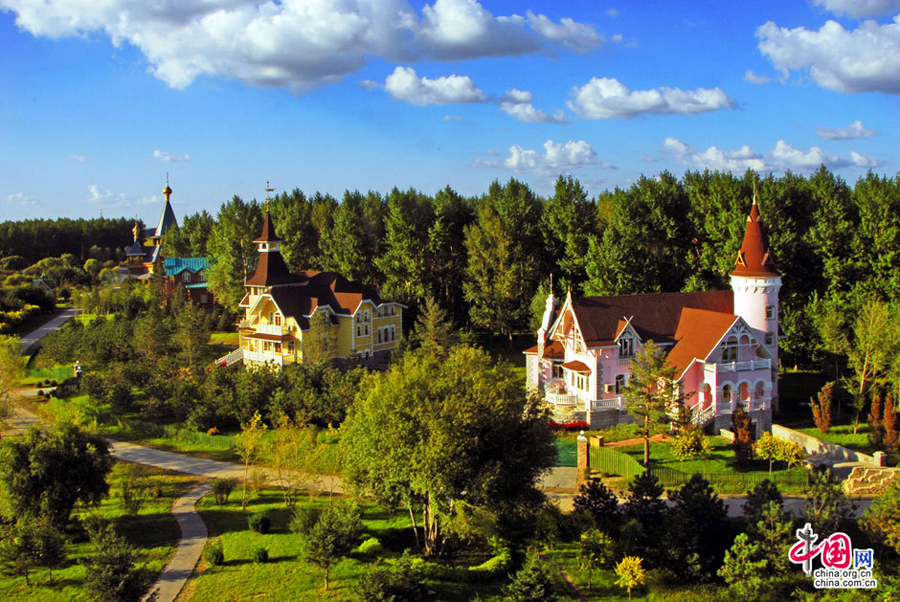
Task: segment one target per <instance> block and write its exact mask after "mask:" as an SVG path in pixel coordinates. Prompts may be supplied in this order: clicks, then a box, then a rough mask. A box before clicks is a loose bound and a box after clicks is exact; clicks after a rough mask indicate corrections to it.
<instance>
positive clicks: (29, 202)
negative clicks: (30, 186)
mask: <svg viewBox="0 0 900 602" xmlns="http://www.w3.org/2000/svg"><path fill="white" fill-rule="evenodd" d="M6 202H7V203H10V204H11V205H18V206H19V207H36V206H38V205H39V203H38V202H37V201H36V200H34V199H33V198H31V197H30V196H28V195H27V194H25V193H24V192H16V193H14V194H8V195H6Z"/></svg>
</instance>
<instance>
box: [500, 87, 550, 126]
mask: <svg viewBox="0 0 900 602" xmlns="http://www.w3.org/2000/svg"><path fill="white" fill-rule="evenodd" d="M531 98H532V97H531V92H526V91H524V90H516V89H515V88H514V89H512V90H507V91H506V94H505V95H504V96H503V100H502V101H501V102H500V108H501V109H502V110H503V111H504V112H506V114H508V115H510V116H512V117H515V118H516V119H518V120H519V121H543V122H548V121H552V122H554V123H567V122H566V117H565V115H564V114H563V112H562V111H559V110H558V111H555V112H554V113H553V115H548V114H547V113H545V112H544V111H542V110H540V109H536V108H534V105H533V104H531Z"/></svg>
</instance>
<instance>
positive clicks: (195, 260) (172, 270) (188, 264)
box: [164, 257, 209, 276]
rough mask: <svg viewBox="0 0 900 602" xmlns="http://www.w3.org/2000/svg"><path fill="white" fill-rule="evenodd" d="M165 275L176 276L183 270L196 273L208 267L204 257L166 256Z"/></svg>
mask: <svg viewBox="0 0 900 602" xmlns="http://www.w3.org/2000/svg"><path fill="white" fill-rule="evenodd" d="M164 261H165V267H166V276H177V275H178V274H180V273H181V272H183V271H184V270H187V271H189V272H191V273H192V274H196V273H197V272H202V271H203V270H205V269H206V268H207V267H208V263H209V262H208V261H207V260H206V257H166V258H165V259H164Z"/></svg>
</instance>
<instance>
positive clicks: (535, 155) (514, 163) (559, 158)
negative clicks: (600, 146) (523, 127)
mask: <svg viewBox="0 0 900 602" xmlns="http://www.w3.org/2000/svg"><path fill="white" fill-rule="evenodd" d="M503 165H504V166H506V167H508V168H509V169H512V170H513V171H530V172H535V173H541V174H558V173H564V172H569V171H571V170H573V169H578V168H579V167H584V166H586V165H600V166H601V167H605V168H607V169H615V167H613V166H612V165H609V164H608V163H601V162H600V161H598V159H597V152H596V151H595V150H594V148H593V147H592V146H591V145H590V144H589V143H588V142H586V141H584V140H569V141H568V142H566V143H565V144H563V143H558V142H553V140H547V141H546V142H545V143H544V152H543V153H541V151H539V150H534V149H526V148H523V147H522V146H519V145H515V146H510V147H509V156H508V157H507V158H506V159H505V160H504V161H503Z"/></svg>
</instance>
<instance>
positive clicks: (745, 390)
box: [738, 382, 750, 401]
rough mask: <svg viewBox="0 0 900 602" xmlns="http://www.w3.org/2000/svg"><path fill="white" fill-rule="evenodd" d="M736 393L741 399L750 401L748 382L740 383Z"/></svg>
mask: <svg viewBox="0 0 900 602" xmlns="http://www.w3.org/2000/svg"><path fill="white" fill-rule="evenodd" d="M738 394H739V395H740V400H741V401H750V383H746V382H744V383H741V386H740V388H739V389H738Z"/></svg>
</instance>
